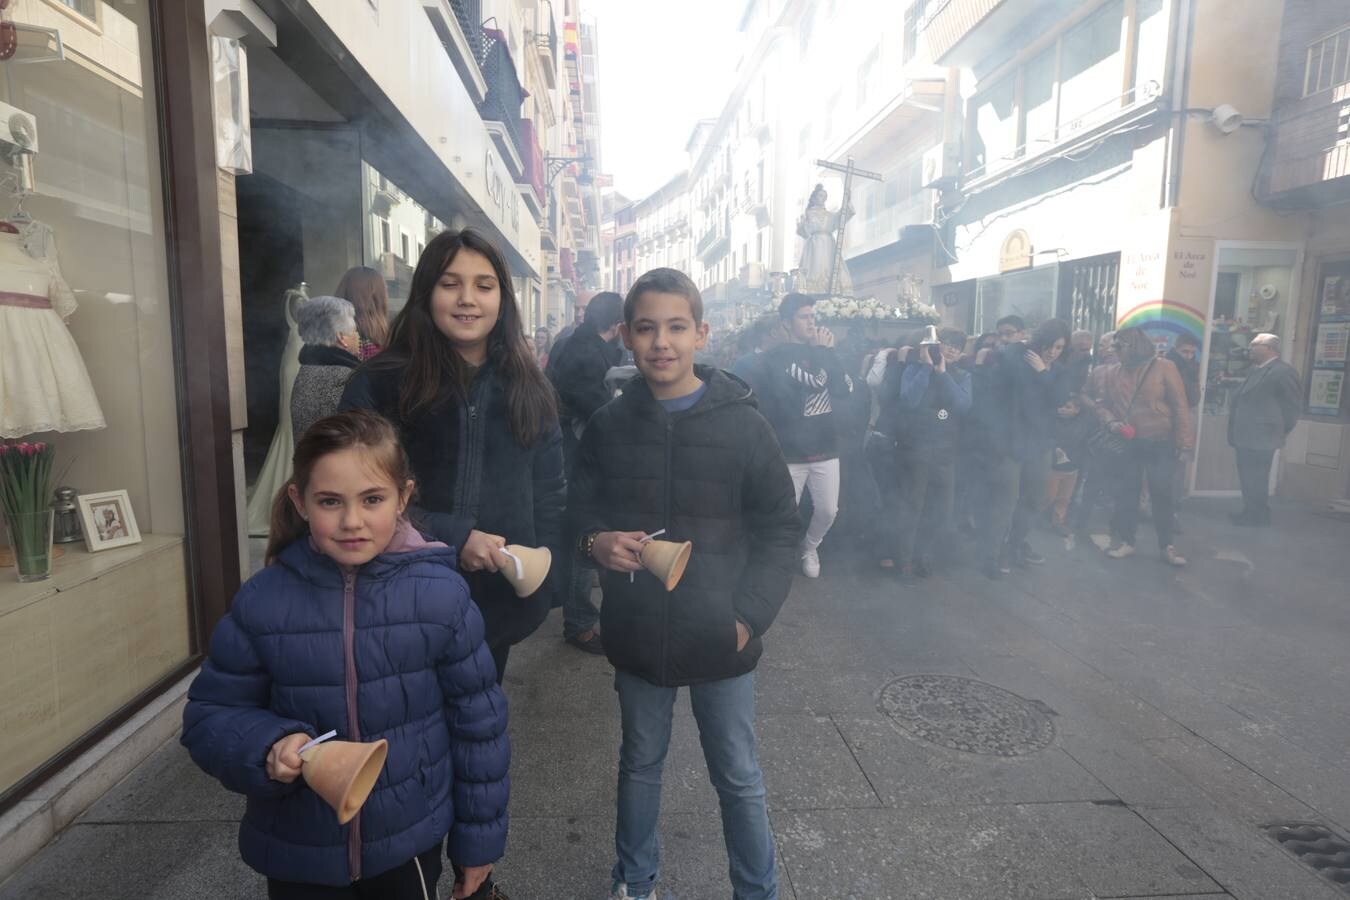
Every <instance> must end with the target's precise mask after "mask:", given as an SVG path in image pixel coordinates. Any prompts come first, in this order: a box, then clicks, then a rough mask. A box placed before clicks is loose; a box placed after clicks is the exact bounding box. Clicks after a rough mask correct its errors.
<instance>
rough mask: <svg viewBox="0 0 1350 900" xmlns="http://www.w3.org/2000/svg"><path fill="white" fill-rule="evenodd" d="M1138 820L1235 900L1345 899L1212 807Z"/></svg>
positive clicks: (1145, 813) (1147, 812)
mask: <svg viewBox="0 0 1350 900" xmlns="http://www.w3.org/2000/svg"><path fill="white" fill-rule="evenodd" d="M1138 813H1139V815H1140V816H1141V817H1142V818H1143V819H1144V820H1145V821H1147V822H1148V823H1149V824H1150V825H1151V826H1153V827H1154V828H1155V829H1157V830H1158V832H1159V833H1160V834H1162V835H1163V836H1164V837H1166V838H1167V839H1168V840H1169V841H1171V842H1172V843H1173V844H1174V845H1176V847H1177V849H1178V850H1180V851H1181V852H1182V853H1185V854H1186V855H1187V856H1188V857H1190V858H1191V859H1192V860H1194V861H1195V863H1196V864H1197V865H1199V866H1201V867H1203V868H1204V869H1205V870H1206V871H1208V872H1210V873H1211V874H1213V876H1214V878H1215V880H1216V881H1218V882H1219V884H1220V885H1222V886H1223V887H1224V888H1225V889H1226V890H1227V891H1228V892H1229V893H1230V894H1231V895H1232V896H1234V897H1236V898H1238V900H1285V898H1289V900H1293V898H1298V900H1345V894H1344V893H1343V892H1341V891H1339V890H1337V889H1336V888H1334V887H1332V886H1331V884H1330V883H1329V882H1327V881H1325V880H1323V879H1322V878H1321V877H1320V876H1319V875H1317V873H1316V872H1314V871H1313V870H1312V869H1311V868H1309V867H1307V866H1305V865H1304V864H1303V863H1301V862H1299V861H1298V860H1297V859H1295V858H1294V857H1293V856H1291V855H1290V854H1289V853H1286V852H1285V851H1284V850H1282V849H1280V848H1279V847H1278V846H1276V844H1275V843H1274V842H1273V841H1270V840H1268V839H1266V838H1265V837H1264V836H1263V835H1262V834H1261V832H1260V831H1258V830H1257V826H1258V825H1259V824H1261V823H1259V822H1245V821H1242V820H1240V819H1235V818H1234V817H1233V816H1232V815H1231V813H1229V812H1228V811H1227V810H1223V809H1220V808H1219V807H1216V806H1206V807H1189V808H1171V809H1152V808H1148V807H1144V808H1141V809H1139V810H1138Z"/></svg>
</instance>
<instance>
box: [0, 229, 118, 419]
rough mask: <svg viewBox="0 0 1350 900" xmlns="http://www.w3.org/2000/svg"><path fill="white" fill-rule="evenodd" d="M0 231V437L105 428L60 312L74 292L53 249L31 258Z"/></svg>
mask: <svg viewBox="0 0 1350 900" xmlns="http://www.w3.org/2000/svg"><path fill="white" fill-rule="evenodd" d="M24 245H25V242H24V240H23V239H22V238H21V237H20V236H19V235H18V234H13V233H10V232H7V231H0V438H16V437H22V436H25V435H29V434H33V433H35V432H40V431H85V430H88V429H94V428H104V427H106V425H107V423H106V422H105V421H104V419H103V410H102V409H101V408H100V407H99V403H98V396H97V395H96V394H95V393H94V386H93V384H92V383H91V382H90V380H89V372H88V370H87V369H86V368H85V365H84V359H83V358H82V357H81V356H80V348H79V347H78V346H77V345H76V344H75V338H74V337H72V336H71V334H70V331H69V330H67V328H66V325H65V320H66V319H68V318H69V317H70V315H71V314H72V313H74V312H75V309H76V303H75V295H74V294H73V293H71V290H70V287H69V286H68V285H67V284H66V282H65V279H63V278H62V277H61V272H60V270H59V268H58V267H57V263H56V258H55V256H54V255H52V256H47V257H44V258H34V257H33V256H30V255H29V254H28V253H27V252H25V250H24Z"/></svg>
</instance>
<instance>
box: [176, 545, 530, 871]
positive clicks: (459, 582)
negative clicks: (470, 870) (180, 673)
mask: <svg viewBox="0 0 1350 900" xmlns="http://www.w3.org/2000/svg"><path fill="white" fill-rule="evenodd" d="M408 532H411V536H410V537H409V536H407V533H408ZM400 542H401V543H402V546H405V547H410V548H412V549H408V550H405V551H403V552H391V551H393V550H394V549H395V545H398V544H400ZM395 545H391V548H390V550H387V551H386V552H385V553H383V554H381V555H380V556H377V557H376V558H375V559H373V560H371V561H370V562H368V563H366V564H365V565H364V566H361V567H360V568H359V569H356V570H354V571H351V572H344V571H343V570H342V569H340V568H339V567H338V565H337V564H336V563H335V562H333V561H332V560H331V559H330V558H328V557H327V556H324V555H323V554H321V553H319V552H318V551H316V550H315V549H313V547H312V546H311V544H310V542H309V539H308V538H306V539H303V540H300V541H297V542H295V543H294V544H292V545H291V546H289V547H287V548H286V549H285V550H284V551H282V553H281V556H280V559H279V560H278V561H277V562H276V563H275V564H273V565H270V566H268V567H267V568H265V569H263V570H262V571H261V572H259V573H258V574H257V575H255V576H253V577H252V578H250V579H249V580H248V582H247V583H245V584H244V586H243V587H242V588H240V590H239V594H238V595H237V596H236V597H235V600H234V604H233V605H232V607H231V609H230V612H229V614H228V615H227V616H226V617H225V618H224V619H222V620H221V622H220V624H219V625H217V626H216V630H215V633H214V634H212V636H211V649H210V656H209V658H208V659H207V660H206V662H204V663H203V664H202V669H201V672H200V673H199V674H198V675H197V677H196V679H195V680H194V681H193V682H192V687H191V688H190V689H189V691H188V704H187V709H186V711H185V712H184V714H183V736H182V742H183V745H184V746H186V747H187V748H188V751H189V752H190V753H191V754H192V758H193V760H195V761H196V763H197V765H199V766H201V767H202V769H204V770H205V771H206V772H207V773H209V774H211V775H213V776H214V777H216V778H217V779H219V780H220V782H221V783H222V784H223V785H224V786H225V787H226V788H228V789H230V790H232V791H236V792H238V793H241V794H244V795H245V796H246V797H247V798H248V805H247V809H246V811H245V813H244V819H243V821H242V822H241V823H240V826H239V850H240V853H241V854H242V856H243V859H244V862H246V863H247V864H248V865H249V866H251V867H253V868H254V869H256V870H257V871H259V872H261V873H262V874H264V875H266V876H268V877H270V878H277V879H281V880H283V881H299V882H307V883H311V884H324V885H333V886H345V885H347V884H350V883H351V882H352V881H354V880H356V879H357V878H360V877H370V876H373V875H378V874H379V873H381V872H384V871H388V870H389V869H392V868H394V867H395V866H398V865H400V864H402V863H405V862H407V861H408V860H409V859H411V858H412V857H413V856H415V855H417V854H420V853H423V852H425V851H427V850H429V849H431V848H432V847H435V846H436V845H437V844H439V843H440V842H441V841H442V840H444V839H445V837H446V834H447V832H448V833H449V837H450V840H449V844H448V848H447V850H448V854H449V856H450V858H451V859H453V860H454V861H455V862H457V863H459V864H461V865H465V866H478V865H485V864H487V863H490V862H494V861H496V860H497V859H499V858H500V857H501V856H502V853H503V852H504V850H505V846H506V829H507V813H506V804H507V794H508V782H507V768H508V766H509V764H510V759H511V746H510V741H509V738H508V737H507V734H506V697H505V695H504V694H503V693H502V691H501V688H499V687H498V686H497V684H496V679H497V673H496V668H495V666H494V665H493V662H492V656H491V654H490V653H489V652H488V649H487V645H486V644H484V642H483V620H482V618H481V617H480V616H479V613H478V610H477V608H476V607H475V606H474V604H473V603H472V602H470V600H469V593H468V589H467V588H466V586H465V583H464V581H463V579H461V578H460V577H459V575H458V574H456V573H455V554H454V551H453V550H451V549H450V548H448V547H446V546H444V545H443V544H427V543H426V542H425V541H423V540H421V539H420V537H419V536H417V535H416V533H415V532H413V531H412V529H411V528H407V527H406V526H404V527H403V528H401V530H400V533H399V535H397V536H396V538H395ZM330 729H336V730H337V739H339V740H348V741H375V740H378V739H380V738H385V739H387V740H388V741H389V756H388V759H387V761H386V762H385V766H384V770H383V771H382V772H381V773H380V777H379V780H378V781H377V782H376V784H375V788H374V790H373V791H372V792H371V794H370V798H369V799H368V800H367V801H366V804H365V806H364V807H363V808H362V810H361V812H360V813H359V814H358V815H357V817H356V818H355V819H353V820H352V821H351V822H350V823H348V824H347V825H338V822H337V815H336V813H334V811H333V810H332V808H330V807H329V806H327V805H326V804H325V803H324V801H323V800H321V799H320V798H319V796H318V795H317V794H315V793H314V792H313V791H312V790H310V789H309V788H308V787H307V786H306V785H305V782H304V779H303V777H302V778H297V779H296V780H295V781H293V782H291V783H290V784H283V783H281V782H278V781H272V780H271V779H269V778H268V777H267V771H266V761H267V753H268V750H270V749H271V747H272V745H273V744H274V743H276V741H278V740H279V739H281V738H282V737H285V736H286V735H288V734H294V733H295V732H304V733H306V734H308V735H310V736H316V735H319V734H323V733H324V732H327V731H328V730H330Z"/></svg>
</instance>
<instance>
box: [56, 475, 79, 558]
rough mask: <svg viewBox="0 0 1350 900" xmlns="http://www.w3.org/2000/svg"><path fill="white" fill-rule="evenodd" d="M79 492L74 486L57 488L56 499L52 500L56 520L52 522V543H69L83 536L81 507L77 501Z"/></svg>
mask: <svg viewBox="0 0 1350 900" xmlns="http://www.w3.org/2000/svg"><path fill="white" fill-rule="evenodd" d="M78 496H79V494H78V492H77V491H76V490H75V489H74V488H72V487H59V488H57V489H56V499H55V500H53V501H52V511H53V512H55V513H56V516H55V519H56V521H55V522H54V523H53V524H52V543H54V544H69V543H71V542H72V541H78V540H80V539H81V538H83V536H84V535H83V534H82V533H81V531H80V508H79V506H77V505H76V503H75V498H76V497H78Z"/></svg>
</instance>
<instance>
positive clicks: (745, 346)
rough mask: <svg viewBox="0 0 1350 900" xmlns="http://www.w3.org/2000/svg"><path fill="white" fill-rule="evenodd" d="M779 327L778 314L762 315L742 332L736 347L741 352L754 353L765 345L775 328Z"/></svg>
mask: <svg viewBox="0 0 1350 900" xmlns="http://www.w3.org/2000/svg"><path fill="white" fill-rule="evenodd" d="M777 327H778V317H777V316H760V317H759V318H758V319H755V320H754V321H753V322H751V323H750V325H749V326H748V327H747V328H746V329H745V331H743V332H741V336H740V338H739V339H738V340H737V341H736V347H737V349H738V350H739V351H740V352H741V353H753V352H754V351H756V350H758V349H759V348H760V347H761V346H763V344H764V342H765V341H766V340H768V337H769V335H770V334H772V333H773V330H774V329H775V328H777Z"/></svg>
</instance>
